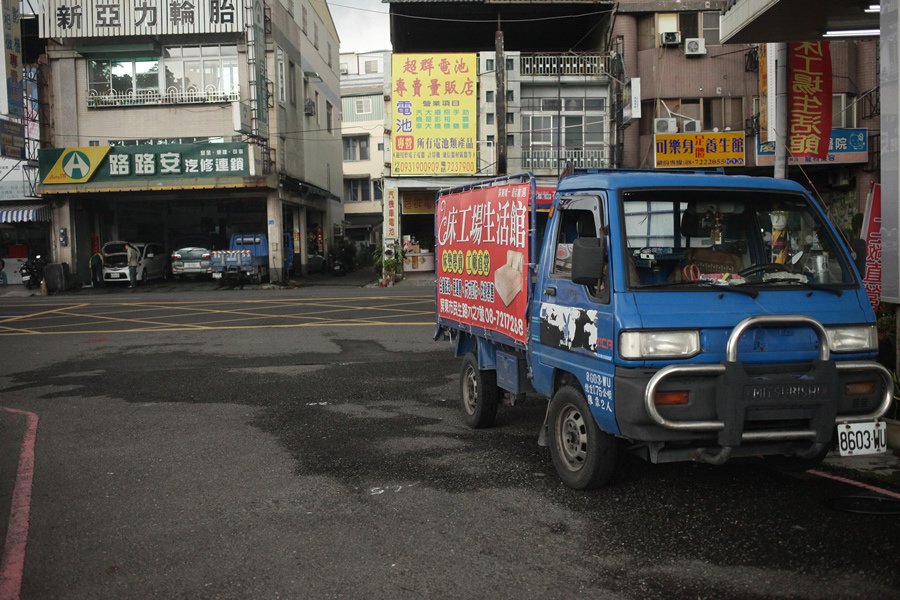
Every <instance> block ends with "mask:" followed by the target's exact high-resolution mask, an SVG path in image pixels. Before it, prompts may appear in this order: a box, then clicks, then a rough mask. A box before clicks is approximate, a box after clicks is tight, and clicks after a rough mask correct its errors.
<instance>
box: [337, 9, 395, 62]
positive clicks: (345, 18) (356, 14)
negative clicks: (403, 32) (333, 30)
mask: <svg viewBox="0 0 900 600" xmlns="http://www.w3.org/2000/svg"><path fill="white" fill-rule="evenodd" d="M328 7H329V8H330V9H331V16H332V18H333V19H334V25H335V27H337V30H338V35H339V36H340V38H341V52H367V51H369V50H390V49H391V35H390V25H389V21H388V12H389V10H390V9H389V7H388V5H387V4H382V3H381V0H328Z"/></svg>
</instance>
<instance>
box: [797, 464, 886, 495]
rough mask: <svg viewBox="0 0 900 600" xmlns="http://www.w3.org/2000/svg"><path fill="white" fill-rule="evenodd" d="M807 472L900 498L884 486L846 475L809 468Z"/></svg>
mask: <svg viewBox="0 0 900 600" xmlns="http://www.w3.org/2000/svg"><path fill="white" fill-rule="evenodd" d="M807 473H810V474H812V475H818V476H819V477H824V478H825V479H832V480H834V481H840V482H841V483H846V484H847V485H855V486H856V487H858V488H862V489H864V490H869V491H870V492H875V493H876V494H881V495H882V496H887V497H889V498H894V499H895V500H900V494H898V493H897V492H892V491H890V490H886V489H884V488H880V487H876V486H874V485H869V484H867V483H863V482H861V481H855V480H853V479H847V478H846V477H840V476H839V475H832V474H831V473H825V472H823V471H816V470H809V471H807Z"/></svg>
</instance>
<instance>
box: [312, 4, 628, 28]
mask: <svg viewBox="0 0 900 600" xmlns="http://www.w3.org/2000/svg"><path fill="white" fill-rule="evenodd" d="M328 4H329V6H338V7H340V8H346V9H348V10H358V11H360V12H370V13H375V14H378V15H384V16H386V17H394V18H402V19H411V20H416V21H442V22H446V23H496V22H497V19H496V18H491V19H453V18H449V17H423V16H418V15H404V14H400V13H391V12H384V11H382V10H374V9H371V8H360V7H358V6H347V5H346V4H338V3H337V2H329V3H328ZM612 12H613V11H612V9H609V10H597V11H592V12H586V13H579V14H577V15H555V16H552V17H533V18H528V19H502V22H503V23H540V22H542V21H556V20H560V19H581V18H583V17H592V16H595V15H604V14H609V13H612Z"/></svg>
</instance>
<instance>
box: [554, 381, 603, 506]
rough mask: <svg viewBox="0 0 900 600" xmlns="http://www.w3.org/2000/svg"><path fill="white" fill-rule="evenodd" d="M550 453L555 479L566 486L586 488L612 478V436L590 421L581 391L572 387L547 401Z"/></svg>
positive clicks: (589, 414) (560, 389)
mask: <svg viewBox="0 0 900 600" xmlns="http://www.w3.org/2000/svg"><path fill="white" fill-rule="evenodd" d="M549 422H550V436H551V440H550V455H551V456H552V458H553V466H554V467H555V468H556V472H557V474H558V475H559V478H560V479H561V480H562V482H563V483H565V484H566V485H567V486H569V487H570V488H573V489H576V490H590V489H594V488H598V487H601V486H603V485H605V484H606V483H608V482H609V480H610V479H611V478H612V476H613V473H614V471H615V467H616V438H615V437H613V436H611V435H609V434H608V433H606V432H604V431H601V430H600V428H599V427H597V424H596V423H595V422H594V417H593V416H592V415H591V411H590V408H589V407H588V404H587V401H586V400H585V399H584V394H582V393H581V391H580V390H578V389H576V388H574V387H572V386H568V385H567V386H563V387H561V388H559V390H557V392H556V394H554V395H553V399H552V400H551V401H550V420H549Z"/></svg>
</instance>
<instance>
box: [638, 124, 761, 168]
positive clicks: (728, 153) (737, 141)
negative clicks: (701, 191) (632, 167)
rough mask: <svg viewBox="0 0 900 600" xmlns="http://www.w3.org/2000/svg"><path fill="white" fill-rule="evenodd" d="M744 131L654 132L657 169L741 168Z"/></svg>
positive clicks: (743, 158) (743, 159)
mask: <svg viewBox="0 0 900 600" xmlns="http://www.w3.org/2000/svg"><path fill="white" fill-rule="evenodd" d="M745 164H746V160H745V153H744V132H743V131H720V132H718V133H712V132H710V133H667V134H657V135H656V163H655V166H656V168H657V169H690V168H695V167H743V166H744V165H745Z"/></svg>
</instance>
